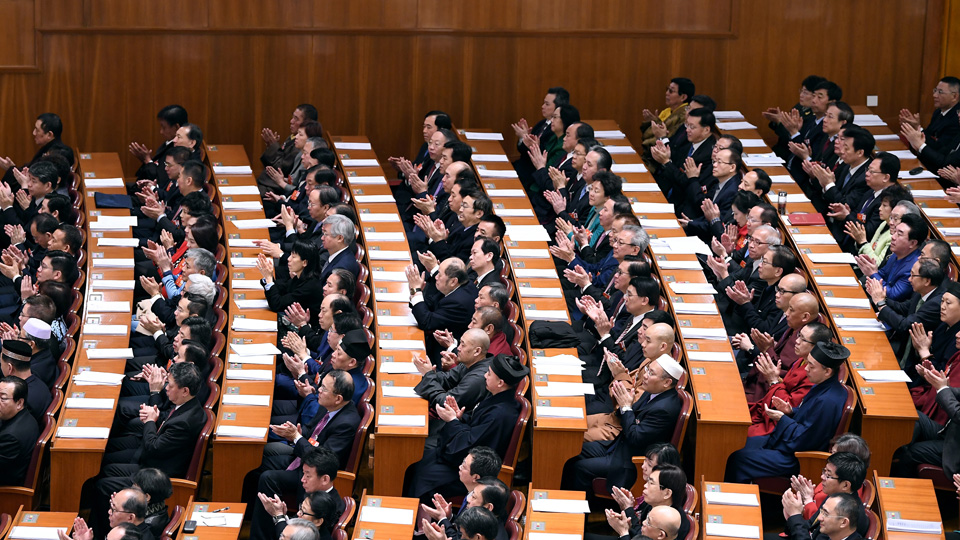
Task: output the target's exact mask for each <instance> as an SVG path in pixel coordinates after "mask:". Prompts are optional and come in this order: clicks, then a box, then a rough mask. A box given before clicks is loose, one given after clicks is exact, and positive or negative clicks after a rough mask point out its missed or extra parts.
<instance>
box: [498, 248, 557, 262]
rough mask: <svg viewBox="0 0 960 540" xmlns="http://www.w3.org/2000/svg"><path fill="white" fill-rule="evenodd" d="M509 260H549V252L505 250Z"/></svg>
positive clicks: (539, 250)
mask: <svg viewBox="0 0 960 540" xmlns="http://www.w3.org/2000/svg"><path fill="white" fill-rule="evenodd" d="M507 251H508V252H509V253H510V257H511V258H517V259H549V258H550V250H547V249H521V248H507Z"/></svg>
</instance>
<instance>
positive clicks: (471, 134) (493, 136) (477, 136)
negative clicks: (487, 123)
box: [463, 131, 503, 141]
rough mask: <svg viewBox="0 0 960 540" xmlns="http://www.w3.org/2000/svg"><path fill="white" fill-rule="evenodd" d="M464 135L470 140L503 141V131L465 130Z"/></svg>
mask: <svg viewBox="0 0 960 540" xmlns="http://www.w3.org/2000/svg"><path fill="white" fill-rule="evenodd" d="M463 136H464V137H466V138H467V140H468V141H502V140H503V133H483V132H481V131H464V132H463Z"/></svg>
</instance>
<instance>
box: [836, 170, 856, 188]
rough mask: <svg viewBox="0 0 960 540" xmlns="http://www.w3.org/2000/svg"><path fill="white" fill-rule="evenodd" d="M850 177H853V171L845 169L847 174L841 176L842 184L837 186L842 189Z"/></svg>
mask: <svg viewBox="0 0 960 540" xmlns="http://www.w3.org/2000/svg"><path fill="white" fill-rule="evenodd" d="M852 177H853V173H852V172H850V171H847V175H846V176H844V177H843V184H842V185H840V186H839V188H840V189H843V187H844V186H846V185H847V182H849V181H850V179H851V178H852Z"/></svg>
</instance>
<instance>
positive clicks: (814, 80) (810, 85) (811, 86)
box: [801, 75, 826, 93]
mask: <svg viewBox="0 0 960 540" xmlns="http://www.w3.org/2000/svg"><path fill="white" fill-rule="evenodd" d="M825 80H826V79H824V78H823V77H821V76H819V75H808V76H807V77H806V78H805V79H803V82H802V83H801V85H802V86H803V87H804V88H806V89H807V90H808V91H809V92H811V93H812V92H813V91H814V90H816V89H817V85H818V84H820V83H822V82H823V81H825Z"/></svg>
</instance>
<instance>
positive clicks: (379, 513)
mask: <svg viewBox="0 0 960 540" xmlns="http://www.w3.org/2000/svg"><path fill="white" fill-rule="evenodd" d="M414 517H416V516H414V513H413V510H407V509H404V508H384V507H382V506H364V507H363V508H361V509H360V517H358V518H357V521H366V522H367V523H391V524H393V525H411V524H413V522H414Z"/></svg>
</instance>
